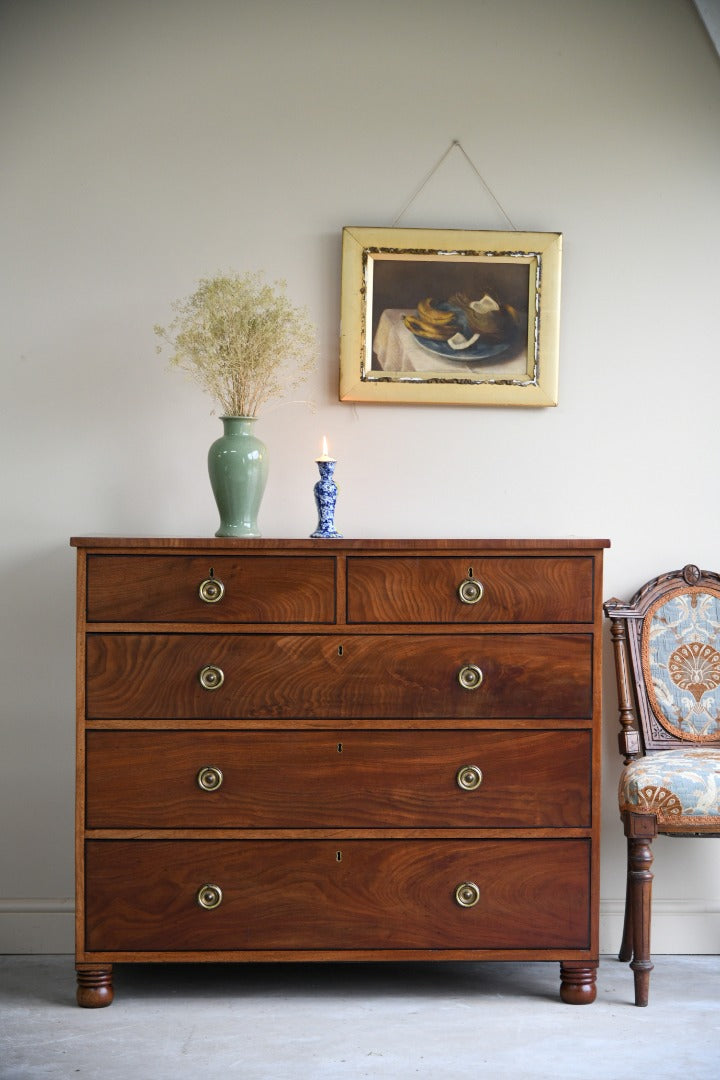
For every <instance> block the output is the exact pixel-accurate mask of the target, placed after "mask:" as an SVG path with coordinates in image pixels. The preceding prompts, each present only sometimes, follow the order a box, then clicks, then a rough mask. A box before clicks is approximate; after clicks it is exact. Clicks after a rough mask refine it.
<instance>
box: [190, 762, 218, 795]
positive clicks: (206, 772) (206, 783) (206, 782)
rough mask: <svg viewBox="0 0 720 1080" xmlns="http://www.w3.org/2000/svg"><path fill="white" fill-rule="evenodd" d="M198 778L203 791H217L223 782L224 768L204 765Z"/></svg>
mask: <svg viewBox="0 0 720 1080" xmlns="http://www.w3.org/2000/svg"><path fill="white" fill-rule="evenodd" d="M196 779H197V782H198V787H200V788H202V789H203V791H217V789H218V788H219V787H220V786H221V785H222V782H223V774H222V770H221V769H216V768H215V766H214V765H204V766H203V768H202V769H200V771H199V773H198V774H197V777H196Z"/></svg>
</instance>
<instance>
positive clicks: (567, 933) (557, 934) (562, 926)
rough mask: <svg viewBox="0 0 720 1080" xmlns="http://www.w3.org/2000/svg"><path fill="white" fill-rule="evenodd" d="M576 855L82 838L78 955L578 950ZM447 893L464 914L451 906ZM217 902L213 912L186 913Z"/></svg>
mask: <svg viewBox="0 0 720 1080" xmlns="http://www.w3.org/2000/svg"><path fill="white" fill-rule="evenodd" d="M589 848H590V845H589V842H588V841H585V840H533V841H527V840H483V841H467V840H443V841H442V842H440V841H425V840H414V841H413V840H382V841H372V840H353V841H348V842H347V843H344V842H330V841H313V840H302V841H295V842H284V841H264V840H258V841H248V842H245V841H202V842H201V841H179V840H161V841H127V840H93V841H88V842H87V844H86V870H87V880H88V882H89V883H90V885H89V886H88V888H87V892H86V896H85V925H86V945H87V948H89V949H91V950H97V951H127V950H153V951H165V950H167V951H192V950H198V949H201V950H213V949H216V950H253V949H276V950H277V949H324V950H329V949H443V948H463V949H473V948H475V949H485V948H498V949H515V948H517V949H521V948H525V949H545V948H554V949H561V948H568V949H575V948H587V947H588V945H589V942H590V928H589V923H588V912H589V890H590V870H589ZM463 886H465V887H466V888H462V887H463ZM467 886H471V887H475V889H476V892H473V889H472V888H467ZM459 887H460V897H461V898H462V899H463V900H464V901H466V902H472V901H473V900H475V899H476V898H477V902H476V903H474V906H468V907H463V906H461V905H460V903H458V899H457V898H456V896H457V890H458V888H459ZM203 890H205V891H203ZM220 894H221V895H222V899H221V902H220V904H219V906H217V907H211V908H209V909H206V908H204V907H202V906H201V905H200V902H199V899H201V898H202V899H203V900H204V901H205V902H206V903H208V904H212V903H214V902H215V901H216V900H217V899H218V898H219V896H220Z"/></svg>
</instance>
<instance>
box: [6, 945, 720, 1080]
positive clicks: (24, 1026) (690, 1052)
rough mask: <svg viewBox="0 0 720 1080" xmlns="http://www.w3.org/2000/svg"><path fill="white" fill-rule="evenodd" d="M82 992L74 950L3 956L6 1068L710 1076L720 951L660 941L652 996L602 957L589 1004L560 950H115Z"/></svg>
mask: <svg viewBox="0 0 720 1080" xmlns="http://www.w3.org/2000/svg"><path fill="white" fill-rule="evenodd" d="M115 975H116V977H115V1002H114V1004H113V1005H111V1006H110V1007H109V1008H107V1009H92V1010H87V1009H79V1008H77V1006H76V1005H75V1004H74V994H75V980H74V971H73V964H72V959H71V957H67V956H4V957H0V1078H2V1080H45V1078H53V1080H54V1078H58V1080H74V1078H79V1080H82V1078H83V1077H85V1078H86V1080H96V1078H97V1080H185V1078H186V1077H188V1078H189V1077H192V1078H193V1080H197V1078H198V1077H202V1078H203V1080H228V1078H229V1080H236V1078H237V1080H339V1078H344V1077H357V1078H362V1077H369V1078H372V1080H417V1078H419V1077H421V1078H422V1077H424V1078H432V1080H446V1078H447V1080H459V1078H465V1077H467V1078H468V1080H470V1078H472V1080H476V1078H478V1077H480V1078H488V1080H516V1078H517V1080H520V1078H522V1080H530V1078H545V1077H547V1078H548V1080H550V1078H552V1080H561V1078H564V1077H567V1078H572V1080H592V1078H594V1077H602V1078H603V1080H625V1078H628V1080H629V1078H631V1077H632V1078H633V1080H640V1078H642V1077H652V1078H653V1080H678V1077H682V1078H683V1080H705V1078H710V1077H714V1078H715V1077H717V1074H718V1068H719V1067H720V1007H719V1006H718V999H719V998H720V958H718V957H714V956H712V957H710V956H689V957H688V956H685V957H683V956H659V957H656V958H655V971H654V972H653V976H652V979H651V985H650V1005H649V1007H648V1008H647V1009H636V1008H635V1007H634V1006H633V1005H632V975H631V973H630V971H629V970H628V968H627V966H626V965H625V964H620V963H619V962H618V961H617V960H615V959H614V958H611V957H608V958H603V962H602V963H601V965H600V974H599V978H598V997H597V1001H596V1002H595V1003H594V1004H593V1005H585V1006H569V1005H563V1004H562V1003H561V1002H560V1000H559V998H558V986H559V968H558V965H557V964H554V963H553V964H537V963H535V964H492V963H488V964H476V963H467V964H459V963H451V964H443V963H438V964H425V963H423V964H359V965H351V964H330V965H321V964H318V965H307V964H302V965H285V964H281V965H275V964H268V965H237V966H236V965H222V966H221V965H196V966H191V965H184V964H183V965H179V966H178V965H165V966H159V965H142V966H134V965H125V966H121V965H119V966H118V967H117V968H116V972H115Z"/></svg>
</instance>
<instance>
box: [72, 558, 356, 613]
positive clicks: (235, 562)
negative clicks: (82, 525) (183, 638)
mask: <svg viewBox="0 0 720 1080" xmlns="http://www.w3.org/2000/svg"><path fill="white" fill-rule="evenodd" d="M87 618H88V621H89V622H189V623H227V622H239V623H272V622H274V623H332V622H334V621H335V560H334V559H333V558H332V557H330V556H314V557H310V556H307V557H303V556H299V555H296V556H292V555H290V556H282V555H244V556H243V557H242V558H237V557H235V556H231V555H217V556H215V555H90V556H89V557H88V579H87Z"/></svg>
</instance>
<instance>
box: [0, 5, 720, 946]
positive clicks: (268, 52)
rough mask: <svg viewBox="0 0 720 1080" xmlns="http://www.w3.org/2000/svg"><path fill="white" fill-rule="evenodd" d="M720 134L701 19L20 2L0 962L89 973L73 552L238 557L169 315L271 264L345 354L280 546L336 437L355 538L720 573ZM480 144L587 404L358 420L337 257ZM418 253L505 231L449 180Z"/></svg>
mask: <svg viewBox="0 0 720 1080" xmlns="http://www.w3.org/2000/svg"><path fill="white" fill-rule="evenodd" d="M719 119H720V62H719V60H718V56H717V54H716V53H715V51H714V50H713V47H712V44H711V42H710V40H709V39H708V37H707V35H706V33H705V30H704V27H703V25H702V23H701V21H700V19H699V17H698V14H697V12H696V10H695V8H694V6H693V4H692V3H691V2H690V0H632V2H628V0H585V2H582V3H580V2H577V0H543V2H542V3H538V2H537V0H445V2H444V3H442V4H437V3H435V2H430V0H382V2H380V0H364V2H362V3H358V2H356V0H353V2H347V0H306V2H303V3H296V2H294V0H263V2H249V0H234V2H231V0H206V2H204V3H202V4H201V3H195V2H190V0H177V2H165V3H162V2H160V3H151V4H148V3H146V2H140V0H125V2H124V3H122V4H115V3H111V2H106V3H104V2H101V0H68V2H66V3H62V4H60V3H52V2H45V0H6V2H5V3H4V4H3V5H2V7H1V8H0V125H1V128H0V138H1V145H2V148H3V155H2V156H3V165H2V172H1V173H0V184H1V185H2V198H1V199H0V238H1V239H0V260H1V265H2V289H1V290H0V306H1V308H2V310H1V311H0V327H1V328H2V329H1V330H0V349H1V350H2V352H1V356H2V372H3V379H2V398H3V421H2V424H1V425H0V439H2V447H3V458H2V460H3V465H4V468H3V482H2V483H3V487H2V492H3V497H2V516H3V527H2V532H1V533H0V537H1V552H0V573H1V574H2V604H1V605H0V620H1V623H0V646H1V647H0V665H1V666H2V668H1V672H0V688H1V689H0V739H1V740H2V744H1V745H2V749H1V752H0V818H1V819H2V822H3V827H2V830H0V845H2V857H1V859H0V949H2V950H4V951H33V950H38V951H42V950H56V951H62V950H65V949H67V950H70V949H71V947H72V927H71V914H70V912H71V906H72V904H71V899H70V898H71V895H72V805H73V730H74V728H73V694H74V673H73V653H74V640H73V619H74V599H73V585H74V581H73V573H74V567H73V555H72V553H71V551H70V548H69V547H68V543H67V541H68V537H69V536H70V535H71V534H80V533H97V532H102V533H111V534H118V535H127V534H140V535H149V534H169V535H210V534H211V533H212V532H213V531H214V529H215V527H216V520H215V510H214V506H213V503H212V498H211V495H210V491H209V486H208V482H207V478H206V474H205V455H206V451H207V447H208V445H209V443H210V442H211V441H212V440H213V438H214V437H215V436H216V433H217V429H218V427H219V424H218V421H217V419H216V418H214V417H213V416H211V404H210V402H209V401H208V400H207V399H206V398H204V397H203V396H202V394H201V393H200V392H199V390H197V389H196V388H195V386H193V385H191V384H189V383H186V382H185V381H184V380H183V378H182V377H181V376H179V375H177V374H176V373H171V372H168V371H167V370H166V365H165V362H164V360H162V359H161V358H158V357H157V356H156V353H155V340H154V337H153V333H152V327H153V324H154V323H155V322H162V321H164V320H166V319H167V318H168V316H169V304H170V301H171V300H173V299H174V298H176V297H178V296H183V295H186V294H187V293H188V292H190V291H191V289H192V287H193V285H194V283H195V282H196V281H197V279H198V278H199V277H201V276H203V275H207V274H212V273H213V272H215V271H217V270H225V269H237V270H240V271H242V270H252V269H256V268H258V269H262V270H264V271H265V272H266V274H267V275H268V276H269V277H270V278H276V277H283V278H285V279H287V281H288V285H289V290H290V293H291V295H292V297H293V299H294V300H296V301H297V302H300V303H304V304H307V305H308V307H309V308H310V311H311V314H312V317H313V319H314V320H315V322H316V323H317V325H318V327H319V331H320V351H319V361H320V368H319V373H318V376H317V378H316V379H315V381H314V382H313V384H312V385H311V386H309V388H308V396H311V397H312V398H313V399H314V400H315V402H316V410H315V411H314V412H313V411H311V410H310V409H309V408H308V407H306V406H304V405H300V404H290V405H286V406H282V407H280V408H278V409H276V410H274V411H268V412H267V413H266V414H265V415H264V417H263V419H262V420H261V421H260V427H261V428H262V432H261V433H262V437H263V438H264V439H265V441H266V442H267V443H268V445H269V447H270V451H271V455H272V467H271V479H270V483H269V486H268V490H267V493H266V497H265V502H264V505H263V511H262V516H261V526H262V529H263V532H264V533H265V535H267V536H305V535H307V534H308V533H309V532H310V531H311V530H312V528H313V527H314V524H315V512H314V505H313V501H312V484H313V483H314V480H315V475H316V473H315V466H314V463H313V459H314V457H315V456H316V454H317V452H318V447H319V442H320V439H321V437H322V435H323V434H326V435H327V436H328V438H329V439H330V442H331V446H332V448H333V450H334V452H335V453H336V455H337V457H338V459H339V460H338V468H337V476H338V480H339V481H340V483H341V494H340V501H339V505H338V513H337V520H338V525H339V526H340V527H341V528H342V530H343V531H344V532H345V534H346V535H347V536H360V537H368V536H409V537H412V536H433V535H440V536H474V537H491V536H492V537H494V536H504V535H509V536H527V537H539V536H542V537H547V536H557V537H563V536H569V535H577V536H589V537H605V536H607V537H610V538H611V539H612V541H613V547H612V549H611V550H610V552H609V554H608V558H607V572H606V584H605V595H606V596H610V595H612V594H616V595H619V596H621V597H629V595H630V594H631V593H632V592H633V591H634V590H635V588H636V587H637V586H638V585H639V584H641V583H642V582H643V581H644V580H645V579H647V578H648V577H651V576H652V575H654V574H655V573H659V572H661V571H663V570H666V569H670V568H673V567H677V566H682V565H683V564H684V563H686V562H688V561H694V562H697V563H699V564H700V565H702V566H704V567H708V568H715V569H717V566H718V562H719V561H720V560H719V557H718V554H719V553H718V544H717V537H718V524H719V518H720V514H719V511H718V500H717V492H716V483H715V479H716V467H717V461H718V439H717V395H718V381H719V375H718V372H719V370H720V363H719V361H720V356H719V354H718V348H717V310H718V301H717V296H718V285H719V284H720V281H719V272H718V251H719V250H720V216H719V214H718V182H719V181H720V144H719V141H718V121H719ZM455 138H457V139H460V140H461V141H462V144H463V146H464V147H465V149H466V150H467V152H468V154H469V155H470V157H471V158H472V159H473V161H474V162H475V163H476V165H477V166H478V168H479V169H480V171H481V172H482V174H483V176H484V177H485V179H486V181H487V182H488V184H489V185H490V187H491V188H492V190H493V191H494V193H495V194H496V196H497V197H498V199H499V201H500V202H501V204H502V205H503V207H504V208H505V209H506V211H507V213H508V214H509V215H510V217H511V218H512V220H513V221H514V223H515V224H516V225H517V226H518V227H519V228H522V229H529V230H541V231H542V230H548V231H561V232H562V233H563V234H564V266H563V299H562V328H561V357H560V404H559V406H558V407H557V408H556V409H538V410H534V409H530V410H518V409H509V410H503V409H480V408H452V407H413V406H392V407H390V406H387V407H383V406H378V405H364V406H352V405H348V404H340V403H339V402H338V401H337V364H338V350H337V338H338V323H339V287H340V280H339V271H340V232H341V228H342V226H343V225H346V224H355V225H376V226H389V225H391V224H392V223H393V221H394V219H395V218H396V216H397V214H398V213H399V212H400V210H401V209H402V207H403V206H404V205H405V203H406V202H407V200H408V198H409V197H410V195H411V194H412V193H413V191H415V190H416V188H417V187H418V185H419V184H420V183H421V181H422V180H423V178H424V177H426V176H427V174H428V173H429V171H430V170H431V168H432V166H433V165H434V163H435V162H436V161H437V160H438V158H439V157H440V155H441V154H442V153H443V151H444V150H445V149H446V148H447V147H448V146H449V145H450V142H451V141H452V140H453V139H455ZM401 224H402V225H406V226H413V225H417V226H420V225H422V226H440V227H443V226H448V227H449V226H452V227H459V228H468V229H502V228H505V227H506V223H505V221H504V219H503V217H502V215H501V214H500V213H499V211H498V209H497V207H496V206H495V204H494V203H493V201H492V200H491V199H490V198H489V197H488V196H487V194H486V192H485V191H484V190H483V188H482V186H481V185H480V183H479V182H478V179H477V177H476V176H475V175H474V173H473V172H472V170H471V169H470V168H469V167H468V165H467V163H466V162H465V161H464V159H463V158H462V156H461V155H460V154H459V153H457V152H454V153H453V154H452V155H450V157H449V158H448V159H447V160H446V162H445V164H444V165H443V167H442V168H441V169H440V170H439V171H438V172H437V173H436V174H435V175H434V176H433V178H432V180H431V181H430V182H429V183H428V184H427V185H426V187H425V188H424V189H423V191H422V193H421V195H420V196H419V197H418V199H417V200H416V201H415V202H414V203H413V205H412V206H411V208H410V210H409V211H408V212H407V214H406V215H405V216H404V217H403V219H402V221H401ZM388 475H389V476H391V477H392V483H387V482H386V478H387V477H388ZM606 659H607V662H608V675H607V679H606V686H607V704H606V713H607V716H606V728H605V744H606V768H605V779H604V806H605V817H606V819H607V820H606V830H605V838H604V846H603V877H602V898H603V899H602V912H603V922H602V926H603V943H602V944H603V948H604V949H614V948H615V947H616V945H617V940H616V938H617V935H618V933H619V922H620V909H621V902H622V897H623V880H622V877H623V875H622V864H623V841H622V838H621V836H620V826H619V823H618V820H617V812H616V796H615V787H616V782H617V775H618V772H619V760H618V756H617V753H616V749H615V747H616V736H615V731H616V724H617V721H616V716H615V701H614V682H613V677H612V672H611V670H610V667H609V664H610V660H611V658H610V654H609V651H608V653H607V658H606ZM656 848H657V859H656V869H657V871H658V877H657V879H656V889H655V897H656V915H657V917H656V923H655V947H656V948H657V949H658V950H660V951H662V950H666V951H686V950H687V951H692V950H693V949H697V950H698V951H719V950H720V918H719V914H720V859H718V858H717V854H718V845H717V842H716V841H704V842H703V841H686V842H685V843H684V844H680V843H678V842H674V843H672V842H670V841H665V840H660V841H658V843H657V845H656ZM711 855H712V858H711V857H710V856H711Z"/></svg>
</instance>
